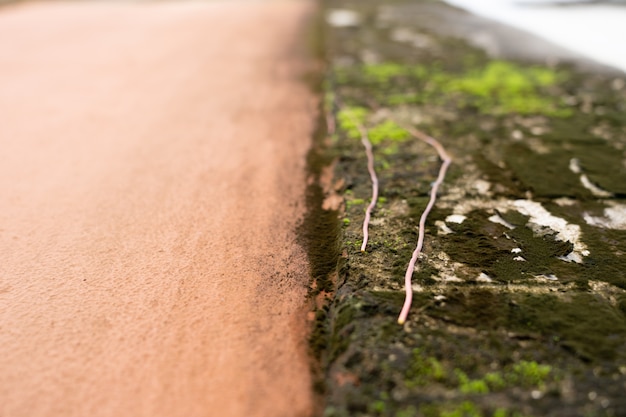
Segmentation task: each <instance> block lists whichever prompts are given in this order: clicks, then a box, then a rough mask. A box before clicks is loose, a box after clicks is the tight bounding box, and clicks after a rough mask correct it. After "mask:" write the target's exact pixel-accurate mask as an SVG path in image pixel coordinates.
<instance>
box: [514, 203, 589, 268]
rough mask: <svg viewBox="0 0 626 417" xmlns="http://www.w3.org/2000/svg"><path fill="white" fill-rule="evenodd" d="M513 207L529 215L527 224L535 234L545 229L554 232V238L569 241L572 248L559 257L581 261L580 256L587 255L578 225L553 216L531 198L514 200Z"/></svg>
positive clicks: (541, 233) (543, 232)
mask: <svg viewBox="0 0 626 417" xmlns="http://www.w3.org/2000/svg"><path fill="white" fill-rule="evenodd" d="M513 205H514V207H515V208H516V209H517V211H518V212H520V213H521V214H523V215H525V216H528V217H530V218H529V219H528V224H527V226H528V227H530V228H531V229H532V230H533V232H535V234H537V235H545V234H546V233H545V232H546V229H548V231H550V232H555V233H556V239H557V240H560V241H563V242H571V243H572V244H573V245H574V250H573V251H572V252H570V253H569V255H567V256H566V257H561V258H560V259H562V260H564V261H568V262H571V261H573V262H576V263H582V257H583V256H588V255H589V250H588V249H587V245H585V244H584V243H583V241H582V240H581V234H582V233H581V230H580V226H578V225H577V224H569V223H567V221H566V220H565V219H562V218H560V217H556V216H553V215H552V214H551V213H550V212H549V211H548V210H546V209H545V208H544V207H543V206H542V205H541V203H538V202H536V201H531V200H516V201H514V202H513Z"/></svg>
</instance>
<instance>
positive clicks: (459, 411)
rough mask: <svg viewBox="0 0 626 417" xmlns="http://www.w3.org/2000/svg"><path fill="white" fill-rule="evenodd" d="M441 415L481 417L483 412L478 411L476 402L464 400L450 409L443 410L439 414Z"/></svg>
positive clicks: (442, 416) (446, 416) (448, 416)
mask: <svg viewBox="0 0 626 417" xmlns="http://www.w3.org/2000/svg"><path fill="white" fill-rule="evenodd" d="M440 416H441V417H483V413H482V412H481V411H480V409H479V408H478V406H476V404H474V403H472V402H470V401H464V402H462V403H461V404H459V405H458V406H456V407H454V408H452V409H451V410H447V411H443V412H442V413H441V414H440Z"/></svg>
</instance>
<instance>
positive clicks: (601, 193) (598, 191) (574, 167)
mask: <svg viewBox="0 0 626 417" xmlns="http://www.w3.org/2000/svg"><path fill="white" fill-rule="evenodd" d="M569 170H570V171H572V172H573V173H574V174H578V175H580V183H581V184H582V185H583V187H585V188H586V189H588V190H589V191H591V194H593V195H594V196H595V197H602V198H607V197H611V196H613V194H612V193H610V192H608V191H606V190H603V189H602V188H600V187H598V186H597V185H595V184H594V183H593V182H591V180H590V179H589V177H587V175H586V174H585V173H584V172H583V170H582V167H581V166H580V161H579V160H578V159H577V158H572V159H570V161H569Z"/></svg>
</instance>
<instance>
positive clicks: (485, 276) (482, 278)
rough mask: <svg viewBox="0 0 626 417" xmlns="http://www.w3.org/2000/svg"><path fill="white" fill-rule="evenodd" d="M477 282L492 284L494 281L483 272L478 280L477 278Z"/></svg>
mask: <svg viewBox="0 0 626 417" xmlns="http://www.w3.org/2000/svg"><path fill="white" fill-rule="evenodd" d="M476 282H486V283H490V282H493V280H492V279H491V277H490V276H489V275H487V274H485V273H484V272H481V273H480V275H478V278H476Z"/></svg>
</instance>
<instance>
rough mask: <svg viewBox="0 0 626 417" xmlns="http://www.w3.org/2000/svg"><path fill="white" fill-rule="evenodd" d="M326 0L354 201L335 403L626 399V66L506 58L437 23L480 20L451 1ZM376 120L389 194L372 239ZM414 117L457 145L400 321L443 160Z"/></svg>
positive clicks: (441, 412)
mask: <svg viewBox="0 0 626 417" xmlns="http://www.w3.org/2000/svg"><path fill="white" fill-rule="evenodd" d="M326 5H327V9H326V14H325V19H326V40H327V45H328V63H329V64H328V73H327V77H326V87H325V90H326V100H325V103H326V111H327V114H328V117H329V121H330V124H329V126H330V128H331V130H332V126H333V123H334V124H336V125H337V131H336V132H335V133H334V134H331V135H329V137H330V140H331V141H332V143H333V147H334V149H336V152H337V153H336V165H335V168H334V169H335V173H336V177H335V184H334V187H328V197H329V200H332V199H333V196H332V194H333V193H334V192H337V193H339V194H340V195H342V196H343V197H344V204H343V205H342V207H341V208H340V209H339V213H340V220H341V222H342V225H343V229H342V234H341V249H340V251H341V254H342V256H341V261H340V263H339V267H338V278H337V284H336V288H335V292H334V295H332V296H327V304H326V306H325V307H324V308H323V309H321V310H320V311H319V312H318V314H317V317H318V323H317V328H316V333H315V335H314V339H313V342H315V343H314V344H313V346H314V347H315V348H316V349H317V352H318V354H319V355H320V359H321V361H322V366H323V369H324V372H325V374H324V378H323V379H324V384H325V389H326V390H327V393H328V404H327V407H326V411H325V415H326V416H366V415H381V416H399V417H400V416H449V417H451V416H455V417H461V416H472V417H478V416H494V417H504V416H533V415H535V416H539V415H541V416H565V415H567V416H622V415H626V400H625V399H624V396H623V393H624V392H625V390H626V273H625V272H624V271H626V232H625V230H626V222H625V219H626V204H625V203H624V200H623V198H624V196H625V195H626V188H625V184H626V154H625V145H626V116H625V114H626V113H625V110H626V87H625V84H626V82H625V78H624V76H623V74H622V75H620V74H617V73H615V72H611V71H608V70H606V69H604V70H601V69H600V68H599V67H595V69H596V70H595V71H593V72H584V71H583V69H585V68H586V69H587V70H588V69H589V68H592V67H593V66H592V65H590V64H588V63H584V64H580V63H579V64H575V65H570V64H568V63H566V62H562V61H555V59H546V60H545V61H543V62H537V61H531V60H530V58H533V57H535V58H536V56H537V51H534V55H533V57H529V58H528V59H523V58H521V57H519V56H518V60H516V61H512V60H507V57H504V56H493V55H491V56H490V55H487V53H486V52H485V51H483V50H480V49H476V48H475V47H474V46H471V45H469V44H468V43H467V42H466V41H465V40H464V39H462V38H458V37H455V36H453V34H454V33H456V30H454V31H452V30H451V31H450V32H447V28H446V27H445V26H441V27H437V28H436V29H437V30H434V26H436V22H434V21H433V19H434V17H433V16H446V15H447V14H451V13H454V14H455V17H454V19H456V20H457V21H461V20H462V19H463V16H462V15H459V14H458V11H455V10H452V9H450V8H449V7H448V6H446V5H444V4H442V3H439V2H435V1H399V0H398V1H391V2H378V1H361V0H360V1H358V2H357V1H347V0H346V1H341V0H336V1H329V2H327V3H326ZM454 19H452V20H454ZM473 24H474V23H473ZM482 29H483V30H486V31H488V30H489V26H484V27H482ZM498 30H503V29H502V28H501V27H499V29H498ZM453 32H454V33H453ZM446 33H449V35H446ZM505 49H506V48H505ZM490 52H492V53H493V51H490ZM547 54H548V55H546V58H554V57H558V56H559V55H558V54H557V55H554V56H553V55H550V54H549V53H547ZM546 62H547V63H546ZM348 113H350V114H351V116H348ZM359 118H360V119H361V120H362V121H363V123H364V125H365V126H366V127H367V128H368V130H369V133H370V138H371V139H372V141H373V142H374V150H375V154H376V168H377V170H378V174H379V176H380V179H381V196H382V198H381V200H380V201H379V203H378V206H377V209H376V210H375V212H374V215H373V222H372V225H371V228H370V239H371V242H370V245H369V246H368V249H367V251H366V253H361V252H360V250H359V249H360V245H361V238H362V235H361V222H362V220H363V211H364V208H365V206H366V205H367V202H368V200H369V198H370V187H371V185H370V182H369V175H368V173H367V169H366V159H365V154H364V151H363V149H362V147H361V144H360V141H359V138H358V131H356V129H355V127H354V123H353V121H354V120H355V119H359ZM403 126H415V127H418V128H419V129H421V130H422V131H424V132H425V133H427V134H430V135H432V136H434V137H436V138H438V139H439V140H440V141H441V142H442V143H443V144H444V146H445V147H446V148H447V150H448V152H449V153H450V154H451V155H452V157H453V160H454V161H453V165H452V168H451V170H450V172H449V175H448V177H447V178H446V181H445V185H444V187H443V189H442V190H441V192H440V195H439V200H438V202H437V205H436V209H435V211H434V212H433V213H432V215H431V216H430V217H429V220H428V222H427V228H426V236H427V238H426V245H425V249H424V255H423V257H422V258H421V259H420V262H419V264H418V269H417V270H416V272H415V274H414V277H413V290H414V294H415V299H414V304H413V308H412V309H411V313H410V315H409V321H408V322H407V323H406V324H405V325H404V326H399V325H398V324H397V323H396V319H397V315H398V313H399V311H400V308H401V305H402V302H403V298H404V293H403V278H404V271H405V269H406V266H407V263H408V260H409V258H410V256H411V253H412V251H413V249H414V245H415V243H416V236H417V223H418V220H419V216H420V214H421V211H422V210H423V209H424V207H425V205H426V202H427V196H428V192H429V190H430V185H431V183H432V181H434V179H435V177H436V175H437V171H438V169H439V164H440V161H439V160H438V158H437V155H436V153H435V151H434V150H433V149H432V148H430V147H429V146H428V145H426V144H425V143H423V142H421V141H419V140H417V139H416V138H413V137H411V136H410V135H408V134H407V133H406V131H405V130H404V129H403ZM331 133H332V132H331Z"/></svg>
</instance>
